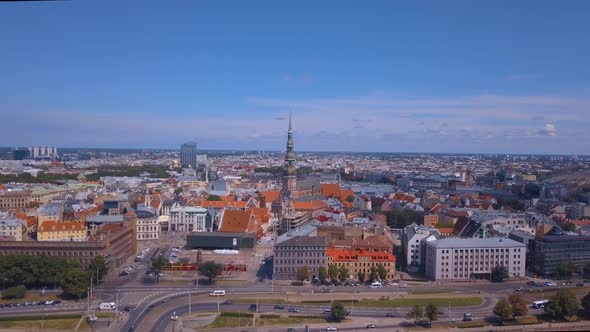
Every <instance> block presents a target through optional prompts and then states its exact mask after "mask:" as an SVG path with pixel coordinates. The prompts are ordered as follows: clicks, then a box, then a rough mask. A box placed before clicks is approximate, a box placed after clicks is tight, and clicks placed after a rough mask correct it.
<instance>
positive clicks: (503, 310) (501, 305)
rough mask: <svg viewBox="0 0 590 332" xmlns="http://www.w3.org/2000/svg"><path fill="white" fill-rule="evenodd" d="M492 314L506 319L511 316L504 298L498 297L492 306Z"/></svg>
mask: <svg viewBox="0 0 590 332" xmlns="http://www.w3.org/2000/svg"><path fill="white" fill-rule="evenodd" d="M494 315H496V316H498V317H500V318H501V319H502V320H508V319H510V317H511V316H512V308H511V307H510V303H508V300H507V299H506V298H502V299H500V301H498V302H497V303H496V306H494Z"/></svg>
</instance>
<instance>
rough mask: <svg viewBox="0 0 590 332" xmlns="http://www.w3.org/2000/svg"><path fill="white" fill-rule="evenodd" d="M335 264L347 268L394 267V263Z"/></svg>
mask: <svg viewBox="0 0 590 332" xmlns="http://www.w3.org/2000/svg"><path fill="white" fill-rule="evenodd" d="M336 264H338V265H346V266H349V267H362V266H365V267H370V266H379V265H383V266H384V267H388V266H394V265H395V264H394V263H389V262H381V263H380V262H371V263H354V262H336Z"/></svg>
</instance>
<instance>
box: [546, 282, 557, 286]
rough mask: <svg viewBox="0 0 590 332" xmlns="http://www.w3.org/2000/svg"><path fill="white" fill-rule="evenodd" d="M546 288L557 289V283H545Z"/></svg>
mask: <svg viewBox="0 0 590 332" xmlns="http://www.w3.org/2000/svg"><path fill="white" fill-rule="evenodd" d="M545 286H548V287H555V286H557V283H556V282H553V281H545Z"/></svg>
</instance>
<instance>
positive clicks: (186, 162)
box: [180, 142, 197, 168]
mask: <svg viewBox="0 0 590 332" xmlns="http://www.w3.org/2000/svg"><path fill="white" fill-rule="evenodd" d="M196 164H197V143H195V142H188V143H184V144H182V145H181V146H180V165H181V166H182V168H196Z"/></svg>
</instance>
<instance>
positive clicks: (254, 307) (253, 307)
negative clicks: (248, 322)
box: [248, 304, 258, 311]
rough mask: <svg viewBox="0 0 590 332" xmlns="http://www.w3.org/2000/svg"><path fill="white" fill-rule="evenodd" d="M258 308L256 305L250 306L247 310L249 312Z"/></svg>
mask: <svg viewBox="0 0 590 332" xmlns="http://www.w3.org/2000/svg"><path fill="white" fill-rule="evenodd" d="M257 308H258V307H257V306H256V304H250V306H249V307H248V310H250V311H256V309H257Z"/></svg>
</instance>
